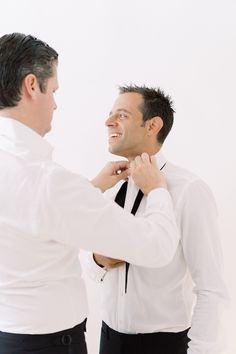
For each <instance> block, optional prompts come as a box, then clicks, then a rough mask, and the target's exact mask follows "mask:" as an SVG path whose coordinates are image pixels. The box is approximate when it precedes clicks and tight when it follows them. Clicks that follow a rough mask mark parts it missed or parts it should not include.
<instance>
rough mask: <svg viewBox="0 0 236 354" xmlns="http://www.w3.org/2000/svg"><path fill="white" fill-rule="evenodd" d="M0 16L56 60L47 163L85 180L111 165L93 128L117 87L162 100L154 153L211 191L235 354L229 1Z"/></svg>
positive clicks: (235, 30) (110, 4) (233, 57)
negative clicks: (131, 86) (158, 147)
mask: <svg viewBox="0 0 236 354" xmlns="http://www.w3.org/2000/svg"><path fill="white" fill-rule="evenodd" d="M0 13H1V20H0V35H3V34H5V33H10V32H24V33H27V34H29V33H30V34H34V35H35V36H37V37H39V38H40V39H43V40H45V41H46V42H48V43H49V44H50V45H51V46H52V47H54V48H55V49H56V50H57V51H58V52H59V54H60V63H59V80H60V90H59V92H58V93H57V97H56V99H57V103H58V110H57V112H56V113H55V118H54V123H53V131H52V132H51V133H50V134H49V135H48V137H47V139H48V140H49V141H50V142H51V143H52V144H53V145H54V146H55V155H54V156H55V159H56V160H57V161H58V162H59V163H61V164H63V165H64V166H66V167H68V168H70V169H72V170H74V171H77V172H79V173H81V174H83V175H85V176H87V177H89V178H90V177H92V176H93V175H95V174H96V172H97V171H98V170H99V169H100V167H102V166H103V165H104V164H105V162H106V161H107V159H111V156H110V155H109V154H108V153H107V138H106V130H105V127H104V124H103V123H104V120H105V118H106V116H107V114H108V113H109V110H110V108H111V106H112V104H113V100H114V99H115V98H116V95H117V86H118V85H119V84H128V83H135V84H146V85H147V86H152V85H153V86H160V87H162V88H163V89H164V90H165V91H166V92H167V93H169V94H171V96H172V97H173V99H174V102H175V109H176V116H175V125H174V128H173V131H172V133H171V134H170V136H169V137H168V139H167V142H166V143H165V146H164V152H165V155H166V157H167V158H168V159H169V160H171V161H172V162H174V163H177V164H180V165H182V166H183V167H185V168H188V169H190V170H192V171H193V172H195V173H197V174H198V175H200V176H201V177H202V178H203V179H204V180H205V181H206V182H207V183H208V184H209V185H210V186H211V188H212V190H213V192H214V194H215V197H216V200H217V204H218V207H219V212H220V222H221V229H222V246H223V251H224V257H225V273H226V281H227V285H228V289H229V292H230V296H231V306H230V309H229V310H228V311H227V312H226V314H225V319H224V331H225V333H226V336H227V343H228V344H227V348H226V350H225V354H235V353H236V344H235V339H234V337H235V333H234V332H235V317H236V285H235V278H236V277H235V270H236V269H235V268H236V260H235V258H236V256H235V248H236V247H235V246H236V242H235V237H236V232H235V231H236V215H235V205H236V188H235V181H236V168H235V164H236V158H235V152H236V143H235V133H236V123H235V120H236V114H235V111H236V108H235V106H236V100H235V97H236V69H235V66H236V24H235V15H236V3H235V0H231V1H230V0H224V1H218V0H215V1H213V0H212V1H211V0H198V1H193V0H182V1H178V0H172V1H171V0H165V1H159V0H153V1H152V0H146V1H139V0H130V1H129V0H119V1H114V0H100V1H99V0H97V1H95V0H94V1H83V2H82V1H79V0H77V1H76V0H67V1H59V0H57V1H56V0H41V1H38V2H36V1H32V0H20V1H19V0H15V1H14V0H9V1H3V0H2V1H1V6H0ZM87 284H88V290H89V300H90V306H91V311H90V316H89V325H88V335H87V341H88V347H89V350H90V351H89V353H90V354H97V347H98V336H99V323H100V319H99V305H98V304H99V301H98V298H97V297H98V295H97V294H98V292H97V290H96V287H95V285H94V284H92V283H91V282H90V281H87ZM78 301H79V299H78Z"/></svg>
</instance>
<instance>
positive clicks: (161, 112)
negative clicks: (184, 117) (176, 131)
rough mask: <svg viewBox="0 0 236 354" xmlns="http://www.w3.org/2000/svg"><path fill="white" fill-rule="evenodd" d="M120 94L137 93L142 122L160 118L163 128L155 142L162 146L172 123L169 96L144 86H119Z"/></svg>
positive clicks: (172, 117)
mask: <svg viewBox="0 0 236 354" xmlns="http://www.w3.org/2000/svg"><path fill="white" fill-rule="evenodd" d="M119 91H120V94H122V93H128V92H134V93H139V94H140V95H141V96H142V97H143V104H142V106H141V107H140V111H141V112H142V114H143V122H144V123H145V122H146V121H147V120H149V119H151V118H153V117H156V116H158V117H160V118H161V119H162V121H163V127H162V128H161V130H160V131H159V133H158V134H157V141H158V142H159V143H160V144H163V142H164V140H165V138H166V137H167V135H168V134H169V132H170V130H171V128H172V125H173V121H174V113H175V111H174V109H173V107H172V105H173V102H172V100H171V98H170V96H168V95H165V93H164V92H163V91H162V90H161V89H159V88H157V89H155V88H148V87H146V86H136V85H130V86H120V87H119Z"/></svg>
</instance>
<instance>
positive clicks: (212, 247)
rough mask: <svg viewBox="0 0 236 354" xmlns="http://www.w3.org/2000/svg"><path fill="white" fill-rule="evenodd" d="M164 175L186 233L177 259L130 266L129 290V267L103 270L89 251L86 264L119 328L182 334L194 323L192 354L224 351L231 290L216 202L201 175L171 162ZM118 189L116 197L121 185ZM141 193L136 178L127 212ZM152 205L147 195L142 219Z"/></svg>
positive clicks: (109, 319)
mask: <svg viewBox="0 0 236 354" xmlns="http://www.w3.org/2000/svg"><path fill="white" fill-rule="evenodd" d="M157 161H158V166H159V167H162V166H163V165H164V164H165V163H166V160H165V158H164V156H163V155H162V153H158V154H157ZM163 173H164V175H165V176H166V178H167V183H168V189H169V192H170V194H171V197H172V200H173V204H174V210H175V217H176V220H177V224H178V228H179V232H180V234H181V239H180V242H179V245H178V248H177V251H176V253H175V256H174V258H173V259H172V261H171V262H170V263H169V264H167V265H165V266H162V267H159V266H158V267H155V268H152V269H150V268H147V267H143V266H138V265H133V264H132V265H130V268H129V274H128V286H127V293H125V266H120V267H118V268H115V269H109V270H108V269H106V268H101V267H99V266H98V265H97V264H96V263H95V262H94V260H93V257H92V254H90V253H88V254H87V256H86V255H85V256H84V255H83V256H82V257H81V259H82V260H83V268H84V271H85V273H88V275H89V276H90V277H92V278H93V279H94V280H97V281H100V284H101V285H100V287H101V293H102V319H103V320H104V321H105V322H106V323H107V324H108V325H109V326H110V327H111V328H113V329H114V330H116V331H118V332H121V333H129V334H135V333H152V332H180V331H183V330H185V329H187V328H189V327H191V329H190V330H189V334H188V336H189V337H190V339H191V342H190V343H189V349H188V354H218V352H219V351H218V350H219V348H218V334H219V333H218V330H219V321H220V318H219V317H220V312H221V310H220V308H221V304H222V303H224V300H226V299H227V291H226V289H225V284H224V281H223V277H222V270H221V268H222V267H221V260H222V256H221V249H220V243H219V234H218V225H217V210H216V205H215V202H214V199H213V197H212V194H211V191H210V190H209V188H208V187H207V185H206V184H205V183H204V182H203V181H201V180H200V179H199V178H198V177H197V176H195V175H193V174H192V173H190V172H188V171H186V170H185V169H182V168H180V167H177V166H175V165H173V164H171V163H169V162H167V163H166V165H165V167H164V169H163ZM114 192H115V193H114V195H113V199H114V196H115V194H116V192H117V188H116V189H115V191H114ZM137 193H138V188H137V187H136V186H135V184H134V183H133V181H132V179H130V180H129V183H128V189H127V195H126V200H125V206H124V208H125V209H126V210H128V211H131V209H132V207H133V204H134V200H135V197H136V195H137ZM110 197H111V196H110ZM146 203H147V198H146V197H145V196H144V197H143V199H142V201H141V204H140V206H139V209H138V211H137V213H136V216H137V217H138V216H141V215H142V214H143V213H144V211H145V208H146ZM137 241H138V238H137ZM137 241H136V242H137ZM133 246H134V245H133Z"/></svg>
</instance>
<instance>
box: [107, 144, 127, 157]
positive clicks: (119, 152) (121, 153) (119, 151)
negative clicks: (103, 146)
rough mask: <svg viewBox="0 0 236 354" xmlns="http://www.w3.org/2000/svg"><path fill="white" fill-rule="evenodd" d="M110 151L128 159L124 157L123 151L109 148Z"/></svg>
mask: <svg viewBox="0 0 236 354" xmlns="http://www.w3.org/2000/svg"><path fill="white" fill-rule="evenodd" d="M108 151H109V152H110V153H111V154H113V155H116V156H122V157H126V156H125V155H123V152H122V150H120V149H119V148H118V147H117V148H115V146H109V148H108Z"/></svg>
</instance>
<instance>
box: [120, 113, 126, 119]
mask: <svg viewBox="0 0 236 354" xmlns="http://www.w3.org/2000/svg"><path fill="white" fill-rule="evenodd" d="M119 118H120V119H125V118H127V115H126V114H124V113H120V114H119Z"/></svg>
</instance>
